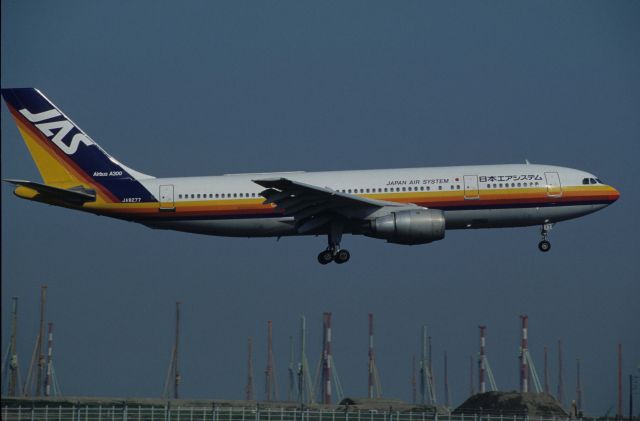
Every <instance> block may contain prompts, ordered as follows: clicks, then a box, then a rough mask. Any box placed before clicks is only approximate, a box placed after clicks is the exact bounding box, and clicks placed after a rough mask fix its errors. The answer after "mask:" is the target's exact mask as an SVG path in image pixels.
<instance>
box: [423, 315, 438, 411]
mask: <svg viewBox="0 0 640 421" xmlns="http://www.w3.org/2000/svg"><path fill="white" fill-rule="evenodd" d="M428 340H429V339H428V336H427V325H422V357H421V360H420V396H421V403H422V404H423V405H426V404H431V405H435V404H436V388H435V383H434V381H433V373H432V372H431V364H430V363H429V361H430V359H431V358H430V355H429V353H428V345H427V342H428Z"/></svg>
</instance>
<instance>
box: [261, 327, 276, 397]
mask: <svg viewBox="0 0 640 421" xmlns="http://www.w3.org/2000/svg"><path fill="white" fill-rule="evenodd" d="M274 367H275V362H274V359H273V322H272V321H271V320H268V321H267V369H266V370H265V372H264V374H265V394H266V400H267V401H272V400H278V385H277V383H276V378H275V371H274V370H275V368H274Z"/></svg>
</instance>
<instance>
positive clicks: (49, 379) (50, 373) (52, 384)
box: [44, 322, 62, 397]
mask: <svg viewBox="0 0 640 421" xmlns="http://www.w3.org/2000/svg"><path fill="white" fill-rule="evenodd" d="M47 337H48V339H47V370H46V376H45V378H44V395H45V396H47V397H49V396H60V395H61V394H62V393H61V391H60V385H59V384H58V377H57V376H56V370H55V368H54V367H53V323H51V322H49V328H48V335H47Z"/></svg>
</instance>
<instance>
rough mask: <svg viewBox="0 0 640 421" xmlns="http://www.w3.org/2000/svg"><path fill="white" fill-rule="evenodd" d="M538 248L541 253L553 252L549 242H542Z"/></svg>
mask: <svg viewBox="0 0 640 421" xmlns="http://www.w3.org/2000/svg"><path fill="white" fill-rule="evenodd" d="M538 248H539V249H540V251H542V252H544V253H546V252H548V251H549V250H551V243H550V242H548V241H547V240H542V241H540V242H539V243H538Z"/></svg>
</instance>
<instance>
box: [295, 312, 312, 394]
mask: <svg viewBox="0 0 640 421" xmlns="http://www.w3.org/2000/svg"><path fill="white" fill-rule="evenodd" d="M298 403H300V404H301V405H303V404H305V403H315V393H314V389H313V382H312V380H311V374H310V372H309V361H308V359H307V319H306V317H305V316H300V361H299V362H298Z"/></svg>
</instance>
